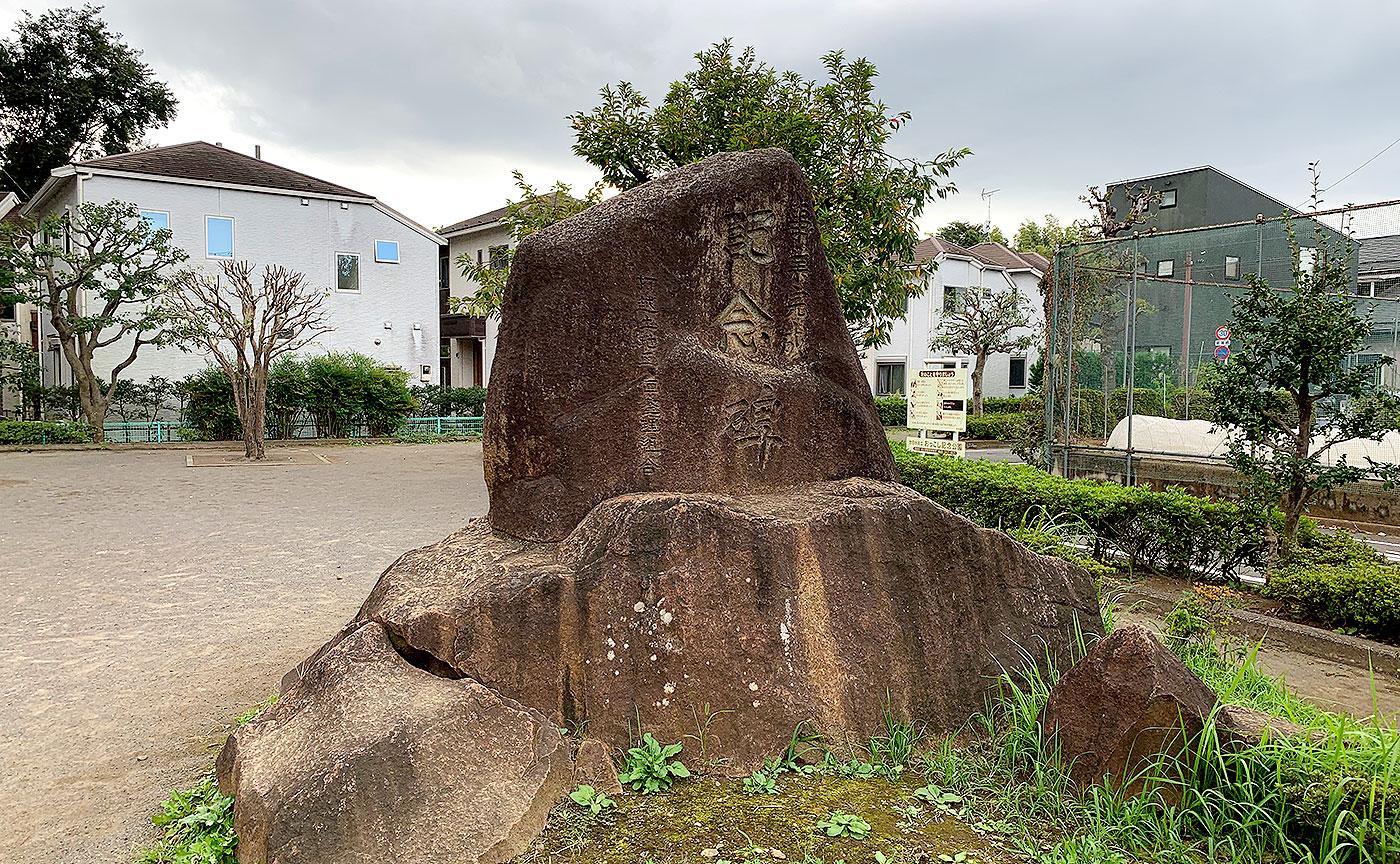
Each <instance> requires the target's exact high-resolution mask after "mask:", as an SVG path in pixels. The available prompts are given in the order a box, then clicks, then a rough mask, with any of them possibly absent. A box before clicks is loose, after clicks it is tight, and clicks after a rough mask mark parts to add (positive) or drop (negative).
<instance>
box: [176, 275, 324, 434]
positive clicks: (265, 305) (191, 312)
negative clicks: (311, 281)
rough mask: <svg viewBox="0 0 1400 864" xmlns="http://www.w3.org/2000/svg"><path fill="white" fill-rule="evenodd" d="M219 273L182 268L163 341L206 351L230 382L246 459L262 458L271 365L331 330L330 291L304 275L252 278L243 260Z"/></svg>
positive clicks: (188, 348)
mask: <svg viewBox="0 0 1400 864" xmlns="http://www.w3.org/2000/svg"><path fill="white" fill-rule="evenodd" d="M220 270H221V272H222V275H221V276H220V275H210V274H208V273H205V272H203V271H201V270H192V269H190V270H182V271H181V272H179V273H177V274H176V275H175V277H174V279H172V281H171V290H170V292H169V295H168V297H167V302H166V312H167V316H166V317H167V323H166V329H165V335H164V339H165V341H167V342H169V343H171V344H174V345H177V346H179V347H180V348H181V349H182V350H185V351H208V352H209V353H210V354H212V355H213V357H214V361H215V362H216V363H218V364H219V368H221V369H223V371H224V374H225V375H227V376H228V378H229V381H230V382H231V383H232V384H233V400H234V406H235V407H236V408H237V409H238V422H239V423H240V424H241V425H242V427H243V455H244V456H245V457H246V458H248V459H264V458H266V455H267V454H266V452H265V449H264V448H265V445H264V438H265V435H266V431H267V381H268V376H269V373H270V372H271V370H272V364H273V361H275V360H276V359H277V358H278V357H281V356H282V355H284V354H289V353H291V352H293V351H296V350H297V349H299V348H303V347H305V346H306V345H308V344H310V343H311V341H312V340H314V339H315V338H316V337H317V336H320V335H322V334H324V333H329V332H330V331H332V330H334V329H335V328H334V327H331V326H329V325H327V323H326V314H325V311H324V309H323V308H322V304H323V303H324V301H325V298H326V295H327V293H328V292H326V291H324V290H317V289H314V288H311V287H310V286H308V285H307V284H306V277H305V276H304V275H302V274H301V273H297V272H295V271H293V270H288V269H287V268H285V267H280V266H272V265H269V266H266V267H264V268H263V271H262V280H261V282H258V281H257V280H255V279H254V278H253V265H252V264H250V263H248V262H247V261H225V262H223V263H222V265H220Z"/></svg>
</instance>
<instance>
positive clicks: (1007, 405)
mask: <svg viewBox="0 0 1400 864" xmlns="http://www.w3.org/2000/svg"><path fill="white" fill-rule="evenodd" d="M1041 404H1042V403H1041V402H1040V400H1038V399H1037V398H1035V397H1034V396H989V397H987V398H986V399H983V400H982V410H983V412H985V413H987V414H1018V413H1021V412H1025V411H1040V410H1041Z"/></svg>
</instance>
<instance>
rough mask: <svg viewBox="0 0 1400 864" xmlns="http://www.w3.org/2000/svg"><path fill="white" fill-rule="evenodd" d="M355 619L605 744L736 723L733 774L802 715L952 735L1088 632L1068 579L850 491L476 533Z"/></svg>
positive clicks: (622, 507) (717, 740)
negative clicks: (556, 539)
mask: <svg viewBox="0 0 1400 864" xmlns="http://www.w3.org/2000/svg"><path fill="white" fill-rule="evenodd" d="M359 619H360V620H366V621H374V622H378V623H380V624H382V625H383V626H384V627H385V628H386V629H387V630H388V631H389V633H390V634H392V636H393V638H394V641H395V644H396V646H397V647H398V648H399V650H400V652H401V653H402V654H403V655H404V656H405V657H408V658H409V659H410V660H412V661H413V662H414V663H415V664H417V665H419V666H420V667H422V668H425V669H431V670H433V671H435V672H437V673H438V674H442V675H450V676H462V677H469V678H472V679H475V680H476V681H479V682H481V683H482V684H483V685H485V686H487V687H489V688H491V689H493V690H498V691H499V692H500V693H502V694H503V695H505V696H507V697H509V698H511V699H516V700H519V701H520V702H521V703H523V704H525V705H528V706H531V707H532V708H537V709H539V710H541V711H543V712H545V713H546V714H548V715H550V716H551V717H552V719H554V720H555V721H556V722H559V723H568V724H586V725H585V726H584V728H585V729H586V730H587V732H588V734H589V735H590V736H591V737H595V738H598V739H600V740H602V741H604V742H606V743H607V744H609V745H612V746H614V747H622V746H625V745H626V743H627V741H628V729H629V725H630V726H631V727H632V728H633V729H634V730H635V729H636V728H637V727H638V724H640V728H641V729H643V730H646V731H650V732H653V733H654V734H655V735H656V736H657V737H658V738H660V739H662V740H665V741H679V740H681V739H682V736H684V735H686V734H688V733H690V734H693V733H694V732H695V729H696V715H697V714H699V715H700V716H701V717H703V716H704V712H705V708H706V706H708V707H709V710H711V711H719V710H730V711H732V712H733V713H728V714H724V715H722V717H721V718H720V719H719V720H718V721H717V722H716V723H715V724H714V725H713V726H712V727H711V730H710V732H711V736H712V737H711V739H710V741H708V742H707V752H708V753H713V754H715V756H717V757H720V758H723V759H728V760H729V762H728V768H729V769H731V770H733V771H735V772H736V773H737V772H743V771H747V770H749V769H750V768H753V767H755V766H757V765H758V764H759V763H760V762H761V760H762V759H763V758H764V757H767V756H772V755H775V754H777V753H778V752H780V751H781V750H782V749H783V747H784V746H785V745H786V744H787V743H788V740H789V738H790V737H791V735H792V732H793V730H794V728H795V727H796V726H797V725H798V724H799V723H803V722H804V721H810V722H811V723H813V724H814V725H815V726H816V727H817V728H819V729H821V730H822V731H824V732H826V733H827V734H829V735H840V734H842V733H852V734H855V735H860V736H863V735H865V734H867V733H869V732H870V731H872V730H873V729H874V728H875V727H876V725H877V723H878V722H879V720H880V717H881V714H882V712H883V711H884V710H885V708H886V707H887V706H888V708H889V709H890V710H892V711H893V713H894V714H895V715H896V716H899V717H907V718H917V719H920V720H924V721H927V722H929V723H931V724H932V725H933V726H934V727H936V728H941V729H945V730H951V729H954V728H956V727H958V726H959V725H961V724H962V723H963V722H964V721H966V720H967V719H968V717H969V716H971V715H972V714H974V713H975V712H977V711H979V710H981V709H982V708H983V706H984V700H985V698H986V696H987V695H988V693H989V691H991V690H993V689H994V687H995V681H996V678H997V677H998V676H999V675H1000V674H1001V673H1002V672H1003V670H1006V671H1012V672H1014V671H1015V670H1019V669H1023V668H1025V667H1027V666H1028V665H1044V664H1045V663H1046V662H1047V660H1048V661H1051V662H1054V663H1056V664H1058V665H1059V666H1060V667H1061V668H1066V667H1068V665H1069V663H1070V662H1071V660H1072V657H1071V655H1070V647H1071V644H1072V641H1073V639H1074V633H1075V631H1076V628H1079V629H1080V630H1082V631H1083V632H1084V633H1085V634H1088V635H1089V636H1091V637H1092V636H1093V635H1097V634H1099V633H1101V632H1102V631H1101V626H1102V625H1101V622H1100V617H1099V608H1098V600H1097V594H1096V591H1095V587H1094V584H1093V582H1092V580H1091V579H1090V578H1089V577H1088V576H1087V575H1086V574H1085V573H1084V572H1083V571H1082V570H1081V569H1079V568H1077V567H1074V566H1072V565H1070V564H1067V563H1065V562H1063V561H1058V560H1054V559H1050V558H1044V557H1041V556H1038V555H1035V554H1033V553H1031V552H1029V551H1027V550H1026V549H1025V547H1023V546H1021V545H1020V544H1018V543H1016V542H1015V541H1013V540H1012V539H1011V538H1010V537H1008V536H1007V535H1005V534H1003V533H1001V532H997V531H991V530H986V529H982V528H978V527H976V526H975V525H973V524H972V523H971V522H969V521H968V520H966V519H963V518H961V517H959V516H957V515H955V514H953V513H951V512H950V511H948V510H946V509H945V508H943V507H940V506H939V505H937V504H935V503H933V502H932V501H930V500H929V499H927V498H925V497H923V496H921V495H918V494H916V493H914V492H912V491H910V490H908V489H906V488H904V487H902V486H899V485H896V484H893V483H884V482H878V481H873V480H860V479H855V480H844V481H832V482H826V483H818V484H812V485H808V486H800V487H794V488H792V489H790V490H785V491H783V492H780V493H774V494H764V495H751V496H744V497H731V496H726V495H718V494H663V493H657V494H635V495H625V496H621V497H618V498H613V499H610V500H608V501H605V502H603V503H602V504H600V505H598V506H597V507H596V508H595V509H594V510H593V511H592V512H591V513H590V514H589V515H588V517H587V518H586V519H585V520H584V521H583V522H582V523H581V524H580V525H579V526H578V527H577V528H575V529H574V531H573V532H572V533H571V534H570V535H569V536H568V537H567V538H566V539H565V540H564V541H563V542H561V543H558V544H553V543H532V542H527V541H522V540H518V539H514V538H511V537H506V536H502V535H493V534H492V532H491V528H490V526H489V525H488V523H487V522H486V520H484V519H482V520H477V521H475V522H473V523H471V524H470V525H468V526H467V527H466V528H465V529H463V530H462V531H459V532H458V533H456V534H453V535H452V536H450V537H448V538H446V539H445V540H443V541H441V542H439V543H437V544H434V545H432V546H428V547H425V548H423V549H418V550H415V551H413V552H409V553H407V554H406V555H404V556H403V557H402V558H400V559H399V560H398V561H397V562H395V563H394V564H393V565H392V566H391V567H390V568H389V569H388V570H387V571H386V572H385V573H384V575H383V576H382V577H381V578H380V581H379V584H378V585H377V586H376V588H375V589H374V591H373V593H372V594H371V595H370V597H369V599H368V600H367V601H366V603H365V605H364V607H363V608H362V609H361V611H360V614H359Z"/></svg>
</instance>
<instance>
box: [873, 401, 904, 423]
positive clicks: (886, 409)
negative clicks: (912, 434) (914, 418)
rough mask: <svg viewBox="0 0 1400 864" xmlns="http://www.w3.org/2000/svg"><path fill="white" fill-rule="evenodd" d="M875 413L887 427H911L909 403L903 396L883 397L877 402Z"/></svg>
mask: <svg viewBox="0 0 1400 864" xmlns="http://www.w3.org/2000/svg"><path fill="white" fill-rule="evenodd" d="M875 412H876V413H877V414H879V415H880V422H881V423H882V424H884V425H885V426H907V425H909V402H908V401H907V400H906V399H905V398H904V397H903V396H881V397H880V398H879V399H876V400H875Z"/></svg>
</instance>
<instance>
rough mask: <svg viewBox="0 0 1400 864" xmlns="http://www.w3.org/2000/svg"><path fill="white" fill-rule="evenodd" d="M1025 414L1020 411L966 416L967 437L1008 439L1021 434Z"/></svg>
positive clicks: (991, 439)
mask: <svg viewBox="0 0 1400 864" xmlns="http://www.w3.org/2000/svg"><path fill="white" fill-rule="evenodd" d="M1025 422H1026V415H1024V414H1020V413H1014V414H1013V413H999V414H991V413H988V414H982V415H980V416H977V417H969V418H967V437H968V438H969V439H971V440H974V441H1010V440H1013V439H1017V438H1019V437H1020V436H1021V434H1022V431H1021V427H1022V425H1023V424H1024V423H1025Z"/></svg>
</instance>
